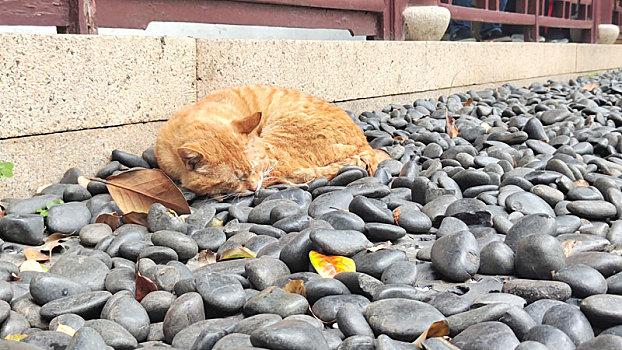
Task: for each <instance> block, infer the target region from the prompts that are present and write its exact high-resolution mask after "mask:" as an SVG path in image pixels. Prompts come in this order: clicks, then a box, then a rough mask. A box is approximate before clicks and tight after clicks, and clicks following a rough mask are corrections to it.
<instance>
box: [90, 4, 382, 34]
mask: <svg viewBox="0 0 622 350" xmlns="http://www.w3.org/2000/svg"><path fill="white" fill-rule="evenodd" d="M381 16H382V13H376V12H369V11H351V10H338V9H325V8H317V7H301V6H288V5H275V4H266V3H260V2H259V1H253V2H248V1H244V2H243V1H219V0H213V1H203V0H150V1H145V0H97V23H98V25H99V26H100V27H112V28H142V29H144V28H146V27H147V25H148V24H149V23H150V22H152V21H165V22H195V23H213V24H237V25H259V26H278V27H293V28H326V29H347V30H349V31H350V32H351V33H352V34H353V35H367V36H380V37H382V36H383V33H381V32H380V30H379V26H378V22H379V21H380V20H381Z"/></svg>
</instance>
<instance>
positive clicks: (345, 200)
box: [309, 190, 354, 218]
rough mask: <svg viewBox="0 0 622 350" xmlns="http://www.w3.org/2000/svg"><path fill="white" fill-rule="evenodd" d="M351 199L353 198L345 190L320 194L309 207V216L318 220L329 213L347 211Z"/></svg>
mask: <svg viewBox="0 0 622 350" xmlns="http://www.w3.org/2000/svg"><path fill="white" fill-rule="evenodd" d="M352 199H354V197H353V196H352V195H351V194H350V193H349V192H347V191H345V190H341V191H334V192H329V193H324V194H321V195H319V196H317V198H315V199H314V200H313V202H311V205H309V215H310V216H311V217H313V218H319V217H320V216H322V215H324V214H326V213H328V212H329V211H335V210H347V209H348V207H349V205H350V202H352Z"/></svg>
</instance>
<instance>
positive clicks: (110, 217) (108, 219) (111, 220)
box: [95, 212, 121, 231]
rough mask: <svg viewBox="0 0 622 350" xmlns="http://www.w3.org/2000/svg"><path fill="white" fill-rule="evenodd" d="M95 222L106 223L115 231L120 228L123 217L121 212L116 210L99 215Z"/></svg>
mask: <svg viewBox="0 0 622 350" xmlns="http://www.w3.org/2000/svg"><path fill="white" fill-rule="evenodd" d="M95 223H96V224H106V225H108V226H110V228H111V229H112V230H113V231H114V230H116V229H118V228H119V226H121V217H120V216H119V214H117V212H114V213H112V214H108V213H104V214H101V215H99V216H98V217H97V219H95Z"/></svg>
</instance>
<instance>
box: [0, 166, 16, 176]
mask: <svg viewBox="0 0 622 350" xmlns="http://www.w3.org/2000/svg"><path fill="white" fill-rule="evenodd" d="M14 166H15V164H13V163H11V162H0V179H1V178H3V177H13V167H14Z"/></svg>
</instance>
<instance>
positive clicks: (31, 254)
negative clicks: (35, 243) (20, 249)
mask: <svg viewBox="0 0 622 350" xmlns="http://www.w3.org/2000/svg"><path fill="white" fill-rule="evenodd" d="M24 256H25V257H26V260H35V261H39V262H43V261H48V260H50V258H49V257H48V256H47V255H45V254H43V253H41V252H40V251H38V250H36V249H34V248H26V249H24Z"/></svg>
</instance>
